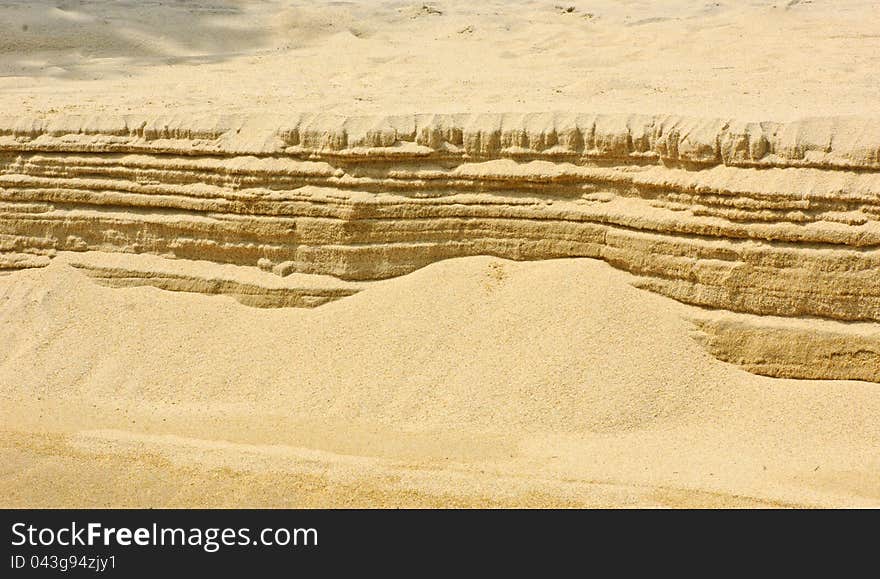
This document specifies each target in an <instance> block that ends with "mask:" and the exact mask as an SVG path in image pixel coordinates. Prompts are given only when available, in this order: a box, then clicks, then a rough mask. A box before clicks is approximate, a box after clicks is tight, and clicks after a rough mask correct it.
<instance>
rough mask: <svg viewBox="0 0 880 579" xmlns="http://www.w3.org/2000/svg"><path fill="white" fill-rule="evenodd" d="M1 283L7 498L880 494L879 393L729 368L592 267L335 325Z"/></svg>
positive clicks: (775, 500) (607, 500) (392, 288)
mask: <svg viewBox="0 0 880 579" xmlns="http://www.w3.org/2000/svg"><path fill="white" fill-rule="evenodd" d="M0 283H2V292H0V296H2V298H0V304H2V306H0V307H2V310H0V316H2V317H0V319H2V324H0V331H2V332H3V335H2V339H3V343H5V344H14V347H12V348H10V349H6V350H5V351H4V352H3V355H4V357H3V360H2V366H0V376H2V377H3V382H2V395H3V398H4V401H3V402H4V403H3V405H2V408H3V417H2V422H3V424H4V425H5V429H6V431H7V432H6V433H5V434H4V446H3V448H4V450H3V452H4V455H5V456H4V463H5V464H7V465H8V467H7V470H6V472H5V473H4V476H3V482H2V484H3V496H4V497H6V499H5V502H6V504H9V505H27V504H30V505H34V504H41V505H62V504H65V505H70V504H77V505H86V504H94V505H99V504H112V505H123V504H125V505H134V504H139V505H152V506H170V505H213V506H218V505H232V504H245V505H253V506H257V505H319V504H324V505H327V504H356V505H380V504H381V505H387V506H390V505H405V504H410V505H411V504H419V505H439V504H447V505H453V504H460V505H478V504H483V505H485V504H509V505H513V504H521V505H525V504H530V505H563V504H580V505H605V506H610V505H625V504H634V505H664V504H665V505H705V504H710V505H732V506H736V505H740V506H743V505H754V504H799V505H838V506H844V505H848V506H852V505H857V504H862V505H869V504H874V505H876V504H877V502H878V500H880V492H878V491H880V488H878V487H877V480H880V478H878V476H877V475H878V470H880V464H878V461H877V453H876V448H877V445H878V443H880V429H878V422H877V421H876V420H875V418H876V416H877V415H878V414H877V413H878V412H880V397H878V396H877V389H876V386H875V385H873V384H869V383H863V382H827V381H825V382H806V381H790V380H778V379H770V378H761V377H756V376H753V375H750V374H747V373H746V372H744V371H741V370H737V369H736V368H735V367H733V366H729V365H727V364H724V363H721V362H717V361H715V360H714V359H713V358H712V357H711V356H709V355H708V354H707V353H705V352H704V351H703V350H702V349H701V348H700V347H699V346H698V345H697V344H696V343H695V342H694V341H693V340H692V339H691V337H690V332H692V331H693V327H692V326H691V325H690V324H689V323H688V322H686V321H684V320H683V319H682V318H681V316H680V311H679V307H680V306H678V305H677V304H676V303H675V302H672V301H670V300H668V299H666V298H662V297H658V296H653V295H651V294H648V293H645V292H642V291H640V290H636V289H634V288H632V287H631V286H630V285H629V284H628V283H627V274H623V273H620V272H616V271H614V270H613V269H611V268H609V267H608V266H606V265H603V264H601V263H597V262H594V261H591V260H561V261H560V260H557V261H547V262H538V263H526V264H523V263H515V262H507V261H503V260H498V259H495V258H480V257H478V258H466V259H459V260H451V261H445V262H441V263H438V264H435V265H432V266H429V267H427V268H424V269H422V270H420V271H418V272H416V273H413V274H411V275H409V276H405V277H402V278H397V279H394V280H390V281H387V282H379V283H376V284H375V285H373V286H371V287H369V288H368V289H366V290H364V291H362V292H360V293H358V294H356V295H355V296H353V297H350V298H346V299H344V300H341V301H337V302H334V303H331V304H328V305H325V306H322V307H320V308H317V309H314V310H303V309H271V310H259V309H254V308H249V307H247V306H243V305H240V304H238V303H236V302H235V301H234V300H232V299H230V298H226V297H208V296H201V295H194V294H179V293H171V292H163V291H161V290H157V289H153V288H132V289H125V290H119V289H113V288H104V287H100V286H97V285H95V284H94V283H93V282H92V281H90V280H89V279H88V278H87V277H86V276H85V275H84V274H82V273H81V272H78V271H77V270H75V269H74V268H71V267H70V266H67V265H64V264H62V263H61V262H60V261H56V262H54V263H53V264H52V265H50V266H49V267H48V268H45V269H40V270H27V271H20V272H17V273H14V274H11V275H8V276H5V277H2V278H0ZM120 315H124V316H125V323H124V324H120V323H119V320H120V317H119V316H120ZM71 352H76V353H77V355H76V356H70V353H71ZM59 360H65V363H63V364H59V363H58V361H59ZM28 432H32V433H36V432H47V434H27V433H28ZM48 473H52V474H51V477H49V478H51V479H52V483H51V486H47V485H50V483H49V482H48V480H49V479H48V478H46V476H47V474H48ZM79 477H84V478H82V479H80V478H79ZM132 485H134V486H132ZM192 485H194V487H193V486H192ZM35 488H36V490H35ZM86 488H88V489H89V492H88V493H84V490H85V489H86ZM341 495H345V498H341Z"/></svg>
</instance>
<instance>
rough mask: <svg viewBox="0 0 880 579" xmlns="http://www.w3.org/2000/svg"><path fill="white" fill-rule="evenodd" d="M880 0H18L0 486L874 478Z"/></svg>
mask: <svg viewBox="0 0 880 579" xmlns="http://www.w3.org/2000/svg"><path fill="white" fill-rule="evenodd" d="M876 12H877V8H876V6H875V5H874V4H873V3H861V2H845V3H827V2H809V3H808V2H788V3H779V4H774V3H772V2H754V3H749V4H745V3H724V2H721V3H711V4H704V3H689V2H678V1H676V2H664V3H645V2H593V3H591V4H590V5H589V6H587V5H586V4H583V5H582V4H572V5H567V4H566V5H556V4H554V3H552V2H525V1H524V2H504V3H502V2H489V3H480V4H479V5H475V4H472V5H468V4H465V3H458V2H442V3H441V2H437V3H429V4H424V3H421V2H419V3H409V2H394V1H382V2H378V1H377V2H370V3H351V4H348V3H336V2H326V3H324V2H307V3H306V2H303V3H298V2H274V1H272V2H260V3H252V2H232V1H219V0H218V1H205V2H187V3H177V4H165V3H133V2H117V3H103V2H90V1H84V2H66V3H63V4H56V3H54V2H53V3H45V2H30V3H16V2H2V3H0V14H2V15H3V17H2V18H0V397H2V404H0V457H2V462H3V464H4V465H6V466H5V468H4V469H3V472H2V475H0V489H2V490H0V502H2V504H3V505H5V506H59V507H60V506H145V507H164V506H187V507H189V506H211V507H216V506H332V507H338V506H603V507H609V506H610V507H613V506H729V507H749V506H834V507H852V506H880V482H878V481H880V476H878V475H880V452H878V449H880V420H878V417H880V390H878V382H880V293H878V289H877V283H876V281H877V273H878V271H880V253H878V252H880V249H878V248H880V201H878V199H880V121H878V118H877V116H876V114H875V112H874V109H875V106H876V102H877V97H878V96H880V93H878V88H877V84H876V82H875V80H876V76H877V75H876V73H877V71H878V69H880V62H878V61H877V56H875V55H880V51H878V50H874V45H875V44H876V40H877V39H878V38H880V31H878V28H877V22H880V20H878V19H877V18H876V17H875V16H878V15H880V14H876ZM299 111H302V112H299ZM511 111H512V112H511ZM536 111H537V112H536ZM547 111H556V112H547ZM591 111H592V112H591Z"/></svg>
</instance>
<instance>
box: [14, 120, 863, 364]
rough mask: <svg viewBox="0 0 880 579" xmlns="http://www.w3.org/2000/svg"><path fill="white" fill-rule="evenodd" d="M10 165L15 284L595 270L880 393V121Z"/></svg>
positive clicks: (166, 148)
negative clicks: (549, 264)
mask: <svg viewBox="0 0 880 579" xmlns="http://www.w3.org/2000/svg"><path fill="white" fill-rule="evenodd" d="M0 161H2V162H0V203H2V205H0V244H2V249H3V250H4V251H5V252H6V253H4V254H0V255H2V256H3V257H2V263H3V268H4V269H6V270H10V269H15V268H25V267H39V266H43V265H46V264H47V263H48V260H49V259H50V258H52V257H53V256H56V255H59V254H66V253H67V252H105V253H106V252H109V253H118V254H153V255H156V256H161V257H163V258H169V259H170V258H174V261H169V260H167V259H166V260H162V259H152V260H144V259H141V260H134V258H126V259H125V260H123V261H124V263H123V262H121V261H120V259H122V258H121V257H120V258H116V261H115V262H113V261H112V260H110V262H109V263H107V264H104V265H102V264H101V257H100V254H98V257H97V258H96V257H94V256H93V257H91V258H89V259H87V260H86V262H82V260H80V265H79V267H80V268H81V269H85V270H87V271H89V272H91V274H92V275H93V277H95V278H96V279H98V280H100V281H102V283H108V284H110V285H116V286H124V285H154V286H156V287H160V288H163V289H171V290H176V291H194V292H203V293H225V294H229V295H233V296H235V297H237V299H239V300H240V301H243V303H246V304H250V305H259V306H264V307H274V306H316V305H320V304H322V303H326V302H327V301H328V300H331V299H338V298H340V297H344V296H346V295H351V294H352V293H355V292H356V291H358V288H357V286H356V284H352V283H350V282H352V281H361V282H363V281H371V280H379V279H385V278H390V277H394V276H399V275H402V274H406V273H409V272H412V271H414V270H416V269H418V268H421V267H423V266H425V265H427V264H430V263H432V262H435V261H437V260H441V259H447V258H453V257H462V256H471V255H492V256H497V257H503V258H507V259H515V260H536V259H549V258H559V257H592V258H598V259H602V260H604V261H606V262H608V263H609V264H611V265H613V266H614V267H617V268H620V269H623V270H625V271H628V272H630V273H632V274H635V275H636V276H638V277H637V278H636V280H635V282H634V283H635V284H636V285H637V286H638V287H640V288H644V289H649V290H652V291H655V292H658V293H661V294H663V295H666V296H668V297H672V298H674V299H676V300H678V301H680V302H683V303H686V304H690V305H692V306H697V307H698V308H699V309H695V310H694V319H695V321H696V322H697V325H698V326H699V328H700V329H701V330H702V332H703V333H704V334H705V335H704V336H703V341H704V342H705V343H707V344H708V345H709V347H710V351H712V352H713V354H715V355H716V356H718V357H719V358H721V359H723V360H727V361H733V362H736V363H739V364H741V365H743V366H744V367H746V368H748V369H750V370H752V371H755V372H759V373H764V374H769V375H773V376H786V377H809V378H835V379H849V378H853V379H862V380H872V381H878V380H880V347H878V346H880V345H878V344H877V342H876V339H875V336H876V335H877V328H878V326H876V323H877V322H880V290H878V288H877V284H876V279H877V273H878V267H880V250H878V244H880V227H878V216H880V122H878V121H876V120H865V119H860V118H827V119H812V120H805V121H800V122H791V123H772V122H766V123H740V122H737V121H734V120H722V119H709V120H706V119H694V118H682V117H661V116H644V115H631V116H608V115H576V114H483V115H404V116H383V117H340V116H335V115H310V114H303V115H294V116H289V117H286V118H283V117H282V118H279V117H274V116H235V115H228V116H223V115H212V116H206V117H201V118H198V117H196V118H193V117H189V116H186V117H184V116H180V117H138V116H134V115H127V116H91V117H77V116H64V115H56V116H48V117H44V118H26V117H8V118H4V119H0ZM65 259H68V258H65ZM193 260H202V261H203V260H209V261H211V262H215V263H217V264H234V265H237V266H244V268H239V269H238V270H235V271H237V272H238V273H237V274H235V275H238V276H239V277H241V276H244V277H246V278H248V279H247V280H246V281H242V280H240V279H238V280H236V279H235V275H232V276H231V277H230V275H231V274H230V275H223V274H220V273H218V272H217V271H214V270H211V271H208V270H207V269H205V266H204V265H201V266H198V265H197V264H194V263H193ZM74 261H76V260H74ZM166 262H167V263H166ZM74 265H76V263H74ZM169 268H171V270H173V271H171V270H169ZM248 268H250V271H248ZM259 270H264V271H265V272H273V273H274V274H276V276H271V275H268V274H267V273H264V272H261V271H259ZM230 271H231V270H230ZM266 276H268V277H266ZM311 276H332V277H329V278H328V277H317V278H316V281H314V282H313V281H311V279H312V278H311ZM273 279H277V280H279V281H278V282H276V281H273ZM280 280H287V281H286V282H283V283H282V282H281V281H280ZM334 280H335V281H334ZM725 312H727V313H725ZM736 314H742V315H736ZM812 318H815V319H817V320H827V322H822V323H816V324H814V325H813V326H811V329H810V331H809V335H810V339H803V334H804V332H803V329H802V326H801V325H800V323H801V320H803V319H812ZM832 322H834V323H836V324H837V325H834V324H833V323H832ZM780 344H784V345H785V347H780ZM818 354H821V356H819V357H820V358H821V359H822V360H823V362H822V363H821V364H814V363H813V360H814V359H815V358H816V356H817V355H818Z"/></svg>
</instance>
